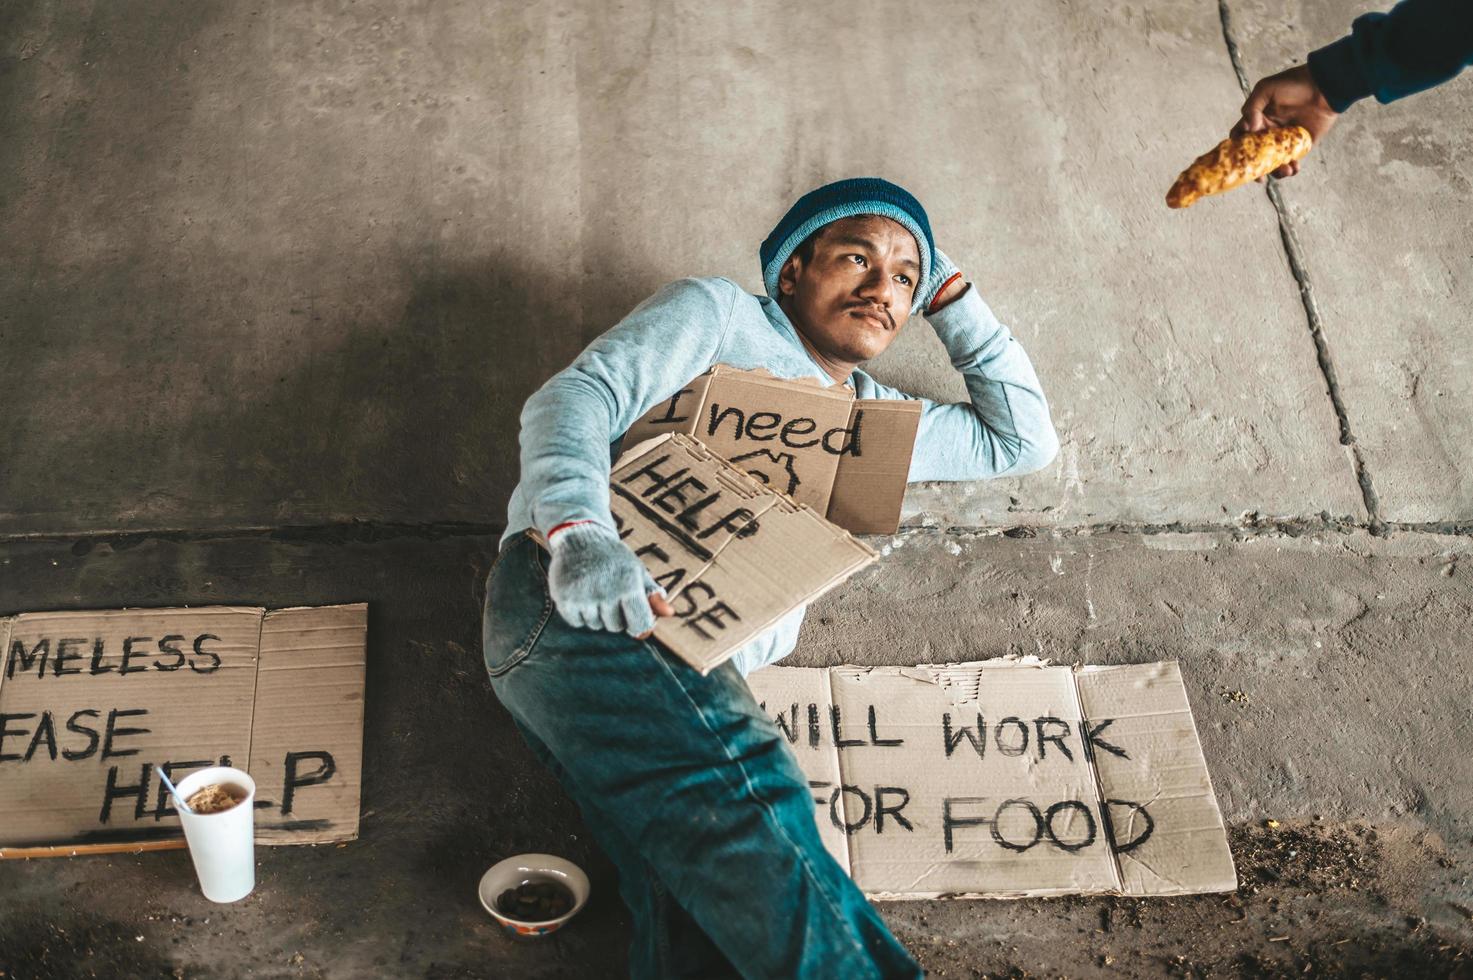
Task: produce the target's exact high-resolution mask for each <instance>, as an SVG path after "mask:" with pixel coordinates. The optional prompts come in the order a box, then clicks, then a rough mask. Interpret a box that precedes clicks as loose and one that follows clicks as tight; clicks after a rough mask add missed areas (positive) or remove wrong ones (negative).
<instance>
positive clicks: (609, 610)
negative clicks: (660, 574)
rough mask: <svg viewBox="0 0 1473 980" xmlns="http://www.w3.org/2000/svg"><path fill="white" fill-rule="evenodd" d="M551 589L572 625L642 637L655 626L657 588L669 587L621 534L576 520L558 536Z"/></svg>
mask: <svg viewBox="0 0 1473 980" xmlns="http://www.w3.org/2000/svg"><path fill="white" fill-rule="evenodd" d="M548 547H549V548H550V549H551V551H552V567H551V568H549V569H548V571H547V587H548V590H549V592H550V593H551V594H552V601H553V605H555V606H556V607H557V611H558V615H560V616H562V617H563V619H564V620H566V621H567V623H568V625H569V626H576V627H581V628H586V629H594V630H608V631H610V632H613V633H628V634H629V635H630V636H640V635H642V634H644V633H648V632H649V631H650V630H652V629H654V628H655V614H654V612H653V611H652V610H651V609H650V600H649V596H650V593H652V592H658V593H659V594H661V595H664V594H665V592H664V590H663V589H661V588H659V587H658V586H656V585H655V580H654V579H653V578H652V577H651V576H650V573H649V572H648V571H647V570H646V569H645V567H644V564H643V563H642V562H641V561H640V560H639V558H638V557H636V556H635V554H634V552H632V551H630V550H629V548H628V546H626V545H625V544H624V542H622V541H620V540H619V535H618V534H617V533H615V532H614V531H612V530H610V529H609V528H607V527H604V526H603V525H602V524H574V525H572V526H570V527H565V528H563V529H562V530H561V531H558V532H557V533H556V534H554V535H553V536H552V540H551V541H550V542H549V544H548Z"/></svg>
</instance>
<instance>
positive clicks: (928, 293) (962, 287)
mask: <svg viewBox="0 0 1473 980" xmlns="http://www.w3.org/2000/svg"><path fill="white" fill-rule="evenodd" d="M966 291H967V280H966V277H965V276H963V275H962V274H961V270H959V269H958V268H957V267H956V266H955V265H954V264H953V263H952V261H951V259H949V258H947V257H946V253H945V252H943V251H941V250H940V249H939V248H938V249H936V250H935V251H934V252H932V253H931V274H930V275H929V276H927V277H926V281H925V282H924V283H922V284H921V314H922V315H923V316H924V315H925V314H927V313H937V312H939V311H940V310H941V309H942V307H944V306H946V304H947V303H950V302H951V301H952V300H954V299H956V298H957V297H958V296H960V295H961V294H962V293H964V292H966Z"/></svg>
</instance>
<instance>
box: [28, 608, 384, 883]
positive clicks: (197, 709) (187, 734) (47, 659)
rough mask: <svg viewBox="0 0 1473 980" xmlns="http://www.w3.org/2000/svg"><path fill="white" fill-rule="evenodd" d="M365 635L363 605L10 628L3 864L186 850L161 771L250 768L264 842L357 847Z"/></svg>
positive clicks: (94, 617)
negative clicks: (157, 773) (232, 764)
mask: <svg viewBox="0 0 1473 980" xmlns="http://www.w3.org/2000/svg"><path fill="white" fill-rule="evenodd" d="M366 636H367V605H366V604H364V603H353V604H345V605H335V606H320V607H292V608H283V609H273V610H267V609H265V608H264V607H256V606H247V607H232V606H207V607H177V608H157V609H147V608H144V609H139V608H133V609H116V610H103V611H94V610H86V611H61V612H42V613H20V614H17V615H14V616H10V617H5V618H4V619H0V637H4V646H3V647H0V650H3V651H4V662H3V669H0V714H4V715H6V716H7V718H8V719H9V720H10V721H11V722H12V723H13V724H11V725H10V726H8V727H6V726H0V727H3V729H4V730H3V731H0V857H39V856H67V855H73V854H79V853H131V852H136V851H141V850H155V849H166V848H168V847H171V846H182V836H181V831H180V830H179V827H178V823H177V818H176V817H175V815H174V811H173V807H172V805H170V802H169V801H168V799H167V797H166V795H165V793H164V791H163V789H162V787H161V786H158V785H157V781H156V779H155V778H154V776H153V773H152V768H151V766H152V763H155V762H157V763H161V764H172V765H173V766H174V767H177V768H176V769H175V770H174V771H175V773H176V774H177V773H178V772H187V771H189V770H190V769H194V768H199V767H200V766H202V765H214V764H218V763H220V762H221V761H222V760H226V761H227V764H228V762H229V761H230V760H242V759H244V760H246V765H245V766H244V767H243V768H245V769H246V770H247V771H248V772H250V773H251V775H252V776H253V778H254V779H255V780H256V782H257V785H258V803H257V807H258V810H257V813H256V841H257V843H260V844H302V843H326V842H332V841H342V840H351V839H353V838H355V837H356V836H357V834H358V821H359V804H360V797H361V778H362V743H363V688H364V669H365V653H366V649H365V647H366V642H365V641H366ZM125 671H126V673H125ZM125 684H126V686H124V685H125ZM21 724H23V725H24V726H25V727H23V728H19V727H16V726H17V725H21ZM16 747H18V748H16ZM104 757H106V758H104ZM236 764H239V763H238V762H237V763H236ZM130 803H131V804H132V805H129V804H130ZM263 803H265V804H267V805H266V806H264V807H263V806H262V804H263Z"/></svg>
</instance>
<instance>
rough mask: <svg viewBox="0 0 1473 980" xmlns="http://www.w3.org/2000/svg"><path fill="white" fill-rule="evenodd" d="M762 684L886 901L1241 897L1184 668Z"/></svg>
mask: <svg viewBox="0 0 1473 980" xmlns="http://www.w3.org/2000/svg"><path fill="white" fill-rule="evenodd" d="M748 681H749V683H750V685H751V688H752V693H753V694H754V695H756V697H757V699H758V701H760V702H761V703H762V705H763V709H764V710H765V711H766V712H767V713H768V714H769V715H770V716H771V717H772V719H773V721H774V722H776V724H777V727H778V730H779V732H780V733H781V734H782V736H783V737H784V738H785V739H786V740H787V741H788V743H789V744H790V745H791V747H792V750H793V752H794V753H795V754H796V756H797V758H798V761H799V763H800V765H801V766H802V768H803V771H804V773H805V774H806V775H807V776H808V778H809V786H810V787H811V788H812V790H813V798H814V804H815V806H816V807H817V814H816V815H817V818H818V824H819V829H820V832H821V833H822V834H823V835H824V840H825V843H826V844H827V845H828V848H829V851H830V852H831V853H832V854H833V855H834V857H835V858H837V859H838V860H839V862H840V863H841V864H842V865H843V866H844V867H845V868H846V869H847V870H848V871H849V873H850V875H852V876H853V878H854V880H855V881H856V882H857V883H858V884H859V886H860V887H861V888H862V889H864V891H865V892H866V893H868V894H869V895H870V896H872V897H875V898H946V897H954V898H959V897H989V898H1017V897H1022V896H1033V895H1070V894H1093V893H1108V894H1120V895H1139V896H1145V895H1183V894H1190V893H1196V892H1218V891H1231V890H1233V889H1234V888H1236V887H1237V875H1236V872H1235V871H1234V869H1233V859H1232V854H1231V852H1230V851H1229V850H1228V844H1227V834H1226V831H1225V829H1224V827H1223V822H1222V814H1221V812H1220V811H1219V810H1218V807H1217V800H1216V798H1215V797H1214V796H1213V793H1212V781H1211V779H1210V778H1209V777H1208V775H1207V764H1206V761H1205V760H1204V759H1203V758H1202V749H1201V746H1200V744H1199V743H1198V741H1197V731H1196V727H1195V725H1194V724H1193V722H1192V711H1191V706H1190V705H1189V704H1188V702H1187V696H1186V689H1185V688H1184V687H1183V686H1182V681H1181V674H1180V672H1179V671H1178V669H1177V666H1176V664H1175V663H1155V664H1140V665H1133V666H1124V667H1078V668H1075V667H1051V666H1042V665H1038V664H1037V663H1036V662H1034V663H1027V662H1024V663H1019V662H1008V661H988V662H984V663H967V664H950V665H940V666H926V667H875V668H862V667H833V668H829V669H804V668H795V667H768V668H765V669H763V670H760V671H758V672H757V673H755V674H753V675H752V676H751V677H750V678H748Z"/></svg>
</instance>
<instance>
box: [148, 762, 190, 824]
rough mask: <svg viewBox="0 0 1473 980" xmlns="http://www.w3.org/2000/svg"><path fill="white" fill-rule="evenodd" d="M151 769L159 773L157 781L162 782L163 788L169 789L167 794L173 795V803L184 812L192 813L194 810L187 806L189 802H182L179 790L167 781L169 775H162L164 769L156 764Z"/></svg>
mask: <svg viewBox="0 0 1473 980" xmlns="http://www.w3.org/2000/svg"><path fill="white" fill-rule="evenodd" d="M153 771H154V772H156V773H158V774H159V782H161V783H163V784H164V788H165V789H167V790H168V791H169V795H170V796H172V797H174V805H175V806H177V807H178V808H179V809H180V810H182V811H183V812H185V813H193V812H194V811H193V810H191V809H190V808H189V804H188V803H185V802H184V797H182V796H180V795H179V791H178V790H177V789H175V788H174V784H173V783H171V782H169V777H168V776H165V775H164V771H163V770H162V769H160V768H159V767H158V766H154V767H153Z"/></svg>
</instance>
